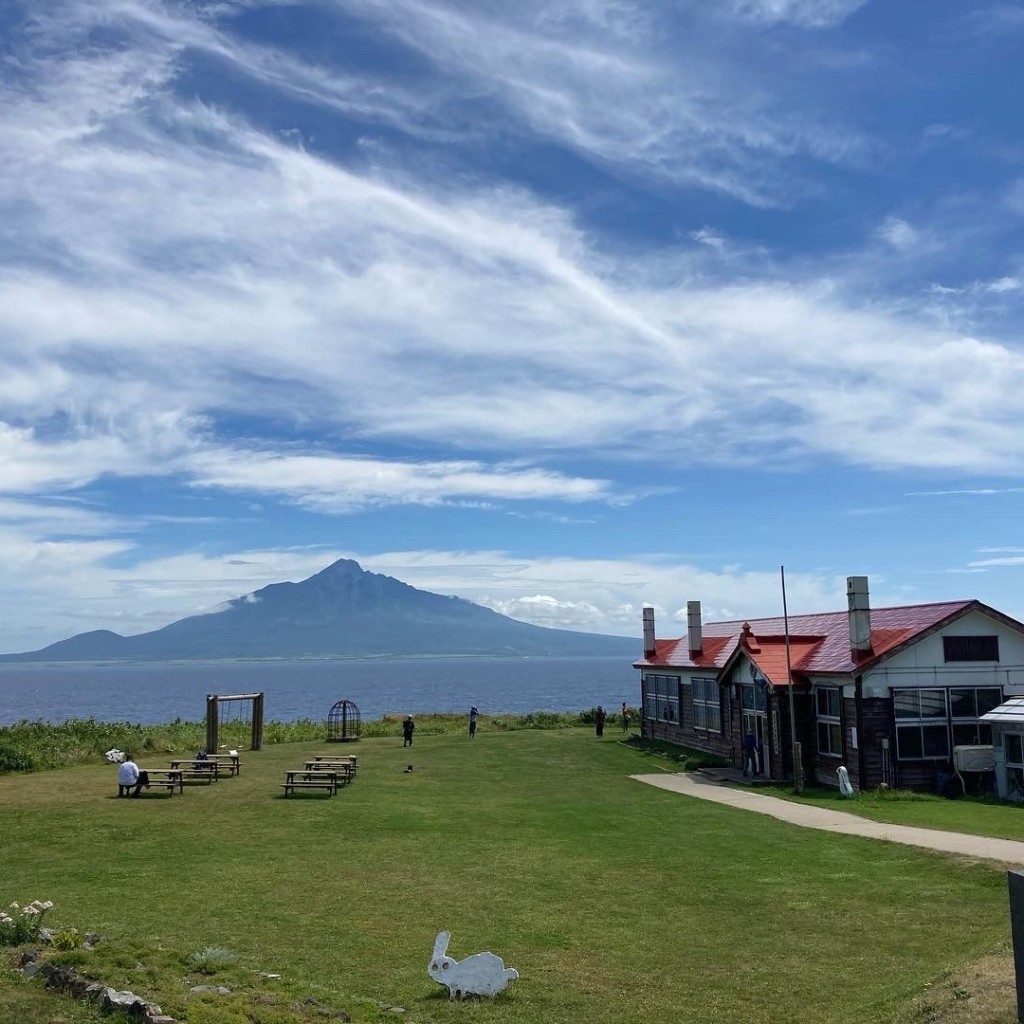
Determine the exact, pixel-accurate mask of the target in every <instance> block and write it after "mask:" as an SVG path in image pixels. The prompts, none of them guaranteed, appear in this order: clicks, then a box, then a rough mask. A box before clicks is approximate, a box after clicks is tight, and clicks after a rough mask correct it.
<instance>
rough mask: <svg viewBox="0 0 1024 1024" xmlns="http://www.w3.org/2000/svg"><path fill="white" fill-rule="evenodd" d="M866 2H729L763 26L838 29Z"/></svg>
mask: <svg viewBox="0 0 1024 1024" xmlns="http://www.w3.org/2000/svg"><path fill="white" fill-rule="evenodd" d="M867 2H868V0H732V6H733V9H734V10H735V11H736V12H737V13H738V14H740V15H741V16H743V17H747V18H752V19H753V20H755V21H759V22H764V23H767V24H775V23H777V22H792V23H793V24H794V25H799V26H800V27H801V28H829V27H831V26H833V25H838V24H839V23H840V22H842V21H844V20H845V19H846V18H848V17H849V16H850V15H851V14H853V13H854V11H856V10H858V9H859V8H861V7H863V6H864V5H865V4H866V3H867Z"/></svg>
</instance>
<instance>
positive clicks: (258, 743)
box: [206, 692, 263, 754]
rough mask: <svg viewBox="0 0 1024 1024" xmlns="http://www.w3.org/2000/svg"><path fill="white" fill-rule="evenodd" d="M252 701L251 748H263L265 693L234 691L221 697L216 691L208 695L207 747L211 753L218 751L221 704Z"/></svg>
mask: <svg viewBox="0 0 1024 1024" xmlns="http://www.w3.org/2000/svg"><path fill="white" fill-rule="evenodd" d="M246 700H247V701H251V702H252V738H251V741H250V743H249V749H250V750H262V749H263V694H262V692H261V693H233V694H229V695H228V696H225V697H221V696H219V695H218V694H216V693H208V694H207V695H206V749H207V751H208V752H209V753H211V754H216V753H217V746H218V740H219V735H218V733H219V730H220V706H221V704H228V703H230V702H232V701H246Z"/></svg>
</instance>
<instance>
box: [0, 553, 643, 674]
mask: <svg viewBox="0 0 1024 1024" xmlns="http://www.w3.org/2000/svg"><path fill="white" fill-rule="evenodd" d="M640 646H641V645H640V641H639V640H633V639H630V638H629V637H616V636H605V635H603V634H598V633H574V632H571V631H569V630H564V629H545V628H544V627H542V626H532V625H530V624H528V623H526V622H518V621H517V620H516V619H510V618H508V617H507V616H505V615H499V614H498V613H497V612H494V611H491V609H489V608H484V607H482V606H481V605H478V604H473V603H472V602H471V601H465V600H463V599H462V598H458V597H442V596H441V595H440V594H431V593H429V592H428V591H425V590H417V589H416V588H415V587H411V586H409V585H408V584H407V583H402V582H401V580H396V579H394V578H392V577H391V576H381V575H379V574H377V573H372V572H366V571H365V570H364V569H363V568H362V567H361V566H360V565H359V564H358V563H357V562H353V561H351V560H349V559H341V560H340V561H337V562H335V563H334V564H333V565H329V566H328V567H327V568H326V569H324V570H323V571H321V572H318V573H317V574H316V575H315V576H311V577H310V578H309V579H307V580H303V581H302V582H301V583H272V584H271V585H270V586H267V587H263V588H262V589H261V590H257V591H254V592H253V593H251V594H246V595H245V596H244V597H238V598H235V599H234V600H232V601H229V602H227V604H226V605H224V606H222V607H221V608H220V609H218V610H217V611H214V612H210V613H209V614H205V615H192V616H189V617H188V618H185V619H179V620H178V621H177V622H172V623H171V624H170V625H169V626H164V627H163V629H156V630H153V631H152V632H150V633H140V634H138V635H137V636H121V635H120V634H118V633H112V632H110V630H106V629H99V630H93V631H91V632H89V633H79V634H78V635H77V636H73V637H70V638H69V639H67V640H60V641H58V642H57V643H55V644H51V645H50V646H49V647H44V648H43V649H42V650H39V651H29V652H27V653H23V654H4V655H0V662H26V661H118V660H125V661H179V660H189V659H194V660H201V659H207V658H300V657H306V656H313V657H329V656H332V655H333V656H339V657H361V656H373V655H384V654H396V655H433V656H441V655H452V656H457V655H594V656H597V655H610V656H619V657H623V658H630V659H632V658H635V657H638V656H639V654H640Z"/></svg>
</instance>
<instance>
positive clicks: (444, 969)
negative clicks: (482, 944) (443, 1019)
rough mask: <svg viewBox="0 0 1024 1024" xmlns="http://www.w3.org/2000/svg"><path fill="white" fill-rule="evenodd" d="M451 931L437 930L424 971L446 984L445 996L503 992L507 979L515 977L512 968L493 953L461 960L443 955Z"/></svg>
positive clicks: (515, 974) (474, 955) (486, 994)
mask: <svg viewBox="0 0 1024 1024" xmlns="http://www.w3.org/2000/svg"><path fill="white" fill-rule="evenodd" d="M451 937H452V936H451V932H438V933H437V938H436V939H434V955H433V956H432V957H431V958H430V966H429V967H428V968H427V974H429V975H430V977H431V978H433V979H434V981H436V982H438V983H439V984H441V985H447V986H448V998H449V999H461V998H462V997H463V996H495V995H497V994H498V993H499V992H504V991H505V987H506V986H507V985H508V983H509V982H510V981H512V980H513V979H515V978H518V977H519V972H518V971H517V970H516V969H515V968H514V967H506V966H505V961H504V960H502V959H501V957H500V956H495V955H494V954H493V953H490V952H487V953H474V954H473V955H472V956H467V957H466V959H465V960H453V959H452V958H451V957H450V956H447V955H446V954H447V951H448V940H449V939H451Z"/></svg>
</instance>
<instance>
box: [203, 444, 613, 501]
mask: <svg viewBox="0 0 1024 1024" xmlns="http://www.w3.org/2000/svg"><path fill="white" fill-rule="evenodd" d="M187 466H188V469H189V471H190V473H191V475H192V477H193V480H194V483H195V484H196V486H199V487H219V488H223V489H226V490H230V491H242V492H246V493H260V494H269V495H277V496H281V497H284V498H287V499H290V500H292V501H294V502H295V503H297V504H299V505H302V506H303V507H305V508H309V509H313V510H315V511H321V512H349V511H354V510H356V509H358V508H363V507H366V506H372V505H385V504H391V505H394V504H417V505H436V504H443V503H449V502H451V501H453V500H457V499H466V498H472V497H474V496H479V495H486V496H487V497H490V498H493V499H496V500H512V501H514V500H522V499H533V500H536V499H547V500H556V501H567V502H580V501H605V500H622V499H618V498H616V497H615V495H614V494H613V492H612V491H611V490H610V488H609V486H608V483H607V481H602V480H588V479H583V478H580V477H567V476H564V475H563V474H561V473H553V472H549V471H546V470H543V469H537V468H524V467H516V466H500V465H498V466H485V465H483V464H481V463H477V462H403V461H400V460H395V459H392V460H387V461H385V460H382V459H373V458H343V457H339V456H327V455H278V454H273V453H267V452H248V453H246V452H240V451H237V450H236V451H228V450H222V451H218V452H211V451H205V452H202V453H200V454H196V455H195V456H193V457H192V458H191V459H190V460H189V461H188V462H187Z"/></svg>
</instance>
